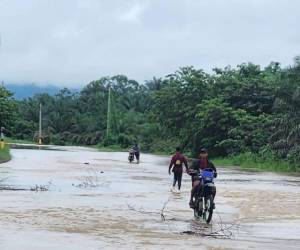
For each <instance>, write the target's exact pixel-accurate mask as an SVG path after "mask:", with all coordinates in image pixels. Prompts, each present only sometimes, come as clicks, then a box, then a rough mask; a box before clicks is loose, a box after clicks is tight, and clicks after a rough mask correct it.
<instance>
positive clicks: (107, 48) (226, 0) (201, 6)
mask: <svg viewBox="0 0 300 250" xmlns="http://www.w3.org/2000/svg"><path fill="white" fill-rule="evenodd" d="M299 24H300V1H299V0H144V1H138V0H107V1H106V0H0V36H1V45H0V81H1V80H4V81H5V82H19V83H21V82H22V83H23V82H28V83H32V82H34V83H37V84H41V85H44V84H49V83H50V84H56V85H60V86H70V87H73V86H79V85H84V84H87V83H88V82H90V81H91V80H95V79H99V78H100V77H102V76H107V75H115V74H125V75H127V76H128V77H130V78H133V79H136V80H138V81H140V82H143V81H144V80H146V79H151V78H152V77H153V76H157V77H161V76H165V75H166V74H169V73H172V72H174V71H175V70H177V69H178V68H179V67H181V66H188V65H194V66H195V67H197V68H203V69H205V70H206V71H209V70H210V69H211V68H213V67H216V66H217V67H224V66H226V65H228V64H230V65H232V66H236V65H237V64H240V63H242V62H248V61H251V62H254V63H257V64H261V65H263V66H265V65H267V64H268V63H269V62H271V61H279V62H281V63H282V64H283V65H289V64H292V62H293V58H294V57H295V56H296V55H300V31H299Z"/></svg>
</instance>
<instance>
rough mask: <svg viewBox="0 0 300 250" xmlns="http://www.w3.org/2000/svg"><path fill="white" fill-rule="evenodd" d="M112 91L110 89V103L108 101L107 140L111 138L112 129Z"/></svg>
mask: <svg viewBox="0 0 300 250" xmlns="http://www.w3.org/2000/svg"><path fill="white" fill-rule="evenodd" d="M110 95H111V90H110V87H109V90H108V101H107V120H106V138H109V136H110V129H111V97H110Z"/></svg>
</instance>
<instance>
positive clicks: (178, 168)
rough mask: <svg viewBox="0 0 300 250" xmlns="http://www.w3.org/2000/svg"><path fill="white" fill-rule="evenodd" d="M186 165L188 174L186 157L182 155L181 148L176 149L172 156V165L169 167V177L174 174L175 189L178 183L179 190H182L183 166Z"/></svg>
mask: <svg viewBox="0 0 300 250" xmlns="http://www.w3.org/2000/svg"><path fill="white" fill-rule="evenodd" d="M183 164H184V165H185V168H186V171H187V172H188V164H187V160H186V158H185V156H184V155H183V154H181V153H180V148H179V147H176V153H175V154H174V155H173V156H172V159H171V162H170V165H169V175H170V174H171V169H172V167H173V169H172V172H173V173H174V180H173V188H174V187H175V185H176V182H178V190H180V188H181V179H182V172H183V169H182V165H183Z"/></svg>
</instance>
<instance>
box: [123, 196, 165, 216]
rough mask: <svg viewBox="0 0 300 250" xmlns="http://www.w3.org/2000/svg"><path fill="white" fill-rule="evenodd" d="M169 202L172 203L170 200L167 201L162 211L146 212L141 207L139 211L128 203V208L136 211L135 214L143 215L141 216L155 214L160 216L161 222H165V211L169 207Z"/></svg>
mask: <svg viewBox="0 0 300 250" xmlns="http://www.w3.org/2000/svg"><path fill="white" fill-rule="evenodd" d="M169 201H170V198H168V200H167V201H165V202H164V203H163V207H162V208H161V210H160V211H146V210H144V208H143V207H140V208H139V209H137V208H136V207H135V206H133V205H130V204H128V203H127V207H128V208H129V210H132V211H135V212H138V213H141V214H154V215H160V218H161V220H162V221H165V220H166V217H165V215H164V211H165V209H166V207H167V205H168V203H169Z"/></svg>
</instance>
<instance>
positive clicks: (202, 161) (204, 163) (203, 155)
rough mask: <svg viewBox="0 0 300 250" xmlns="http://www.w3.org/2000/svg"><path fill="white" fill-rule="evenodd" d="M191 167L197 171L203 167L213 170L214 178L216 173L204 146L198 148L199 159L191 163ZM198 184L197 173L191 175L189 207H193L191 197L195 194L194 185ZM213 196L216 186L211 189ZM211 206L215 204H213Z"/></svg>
mask: <svg viewBox="0 0 300 250" xmlns="http://www.w3.org/2000/svg"><path fill="white" fill-rule="evenodd" d="M191 169H192V170H194V171H196V172H197V173H200V171H201V170H203V169H212V170H213V172H214V178H217V175H218V174H217V169H216V167H215V165H214V164H213V163H212V162H211V161H210V160H209V159H208V151H207V149H206V148H202V149H201V150H200V153H199V159H198V160H197V161H195V162H194V163H193V164H192V167H191ZM198 185H201V181H200V180H199V176H198V174H197V175H196V176H195V175H192V190H191V197H190V202H189V205H190V207H191V208H193V207H194V202H193V197H194V195H195V192H196V190H197V189H196V187H197V186H198ZM215 196H216V188H214V190H213V198H215ZM213 206H215V205H214V204H213Z"/></svg>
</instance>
